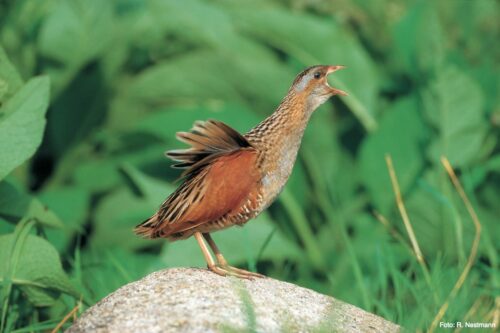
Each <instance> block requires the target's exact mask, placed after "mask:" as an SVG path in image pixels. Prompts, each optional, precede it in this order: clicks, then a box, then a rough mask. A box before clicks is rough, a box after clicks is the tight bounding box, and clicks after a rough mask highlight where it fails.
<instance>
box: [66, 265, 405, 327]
mask: <svg viewBox="0 0 500 333" xmlns="http://www.w3.org/2000/svg"><path fill="white" fill-rule="evenodd" d="M399 329H400V328H399V326H397V325H395V324H393V323H391V322H389V321H387V320H385V319H383V318H380V317H377V316H375V315H373V314H370V313H368V312H366V311H364V310H361V309H359V308H357V307H355V306H352V305H349V304H346V303H343V302H340V301H338V300H335V299H333V298H331V297H329V296H325V295H322V294H318V293H316V292H314V291H312V290H309V289H305V288H301V287H298V286H296V285H293V284H290V283H286V282H281V281H277V280H273V279H271V278H265V279H255V280H251V281H248V280H239V279H236V278H232V277H231V278H227V277H221V276H218V275H216V274H213V273H210V272H208V271H207V270H204V269H193V268H175V269H167V270H163V271H159V272H155V273H152V274H150V275H148V276H146V277H145V278H143V279H142V280H139V281H136V282H133V283H130V284H128V285H125V286H123V287H122V288H120V289H118V290H117V291H115V292H114V293H112V294H110V295H109V296H107V297H106V298H104V299H103V300H101V301H100V302H99V303H97V304H96V305H94V306H92V307H91V308H90V309H88V310H87V311H86V312H85V313H84V314H83V315H82V316H81V317H80V318H79V319H78V320H77V321H76V322H75V323H74V324H73V326H71V327H70V328H69V329H68V330H67V332H69V333H82V332H120V333H127V332H148V333H156V332H162V333H168V332H190V333H196V332H204V333H205V332H242V331H244V332H311V331H314V332H398V331H399Z"/></svg>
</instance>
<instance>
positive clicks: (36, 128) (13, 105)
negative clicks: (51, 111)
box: [0, 77, 49, 180]
mask: <svg viewBox="0 0 500 333" xmlns="http://www.w3.org/2000/svg"><path fill="white" fill-rule="evenodd" d="M48 102H49V79H48V78H47V77H38V78H34V79H31V80H30V81H28V83H26V84H25V85H24V86H23V87H22V88H21V89H20V90H19V91H18V92H17V93H16V94H15V95H14V96H13V97H12V98H11V99H9V100H8V101H7V103H5V104H4V105H2V107H1V108H0V115H1V118H0V180H1V179H3V178H5V176H6V175H8V174H9V173H10V172H11V171H12V170H14V168H16V167H17V166H19V165H20V164H21V163H23V162H24V161H26V160H27V159H28V158H30V157H31V156H32V155H33V154H34V153H35V151H36V149H37V148H38V146H39V145H40V143H41V141H42V136H43V130H44V127H45V112H46V111H47V106H48Z"/></svg>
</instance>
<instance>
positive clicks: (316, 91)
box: [291, 65, 347, 109]
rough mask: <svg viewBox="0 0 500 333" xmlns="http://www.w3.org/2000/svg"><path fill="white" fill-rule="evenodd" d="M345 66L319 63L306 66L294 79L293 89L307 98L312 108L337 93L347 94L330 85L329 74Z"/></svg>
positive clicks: (306, 100)
mask: <svg viewBox="0 0 500 333" xmlns="http://www.w3.org/2000/svg"><path fill="white" fill-rule="evenodd" d="M343 68H344V66H329V65H318V66H312V67H309V68H306V69H305V70H303V71H302V72H301V73H300V74H299V75H297V77H296V78H295V80H294V81H293V84H292V87H291V90H292V91H293V93H294V94H297V95H299V96H301V97H302V98H304V99H305V102H306V104H307V105H308V106H309V107H311V108H312V109H316V108H317V107H318V106H320V105H321V104H323V103H324V102H326V101H327V100H328V99H329V98H330V97H332V96H335V95H342V96H347V93H346V92H345V91H342V90H340V89H337V88H333V87H330V85H329V84H328V80H327V77H328V74H330V73H333V72H335V71H338V70H339V69H343Z"/></svg>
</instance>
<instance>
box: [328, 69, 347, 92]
mask: <svg viewBox="0 0 500 333" xmlns="http://www.w3.org/2000/svg"><path fill="white" fill-rule="evenodd" d="M344 68H345V66H340V65H338V66H328V69H327V70H326V75H328V74H330V73H333V72H336V71H338V70H340V69H344ZM325 83H326V85H327V86H328V88H330V91H331V93H332V95H342V96H347V95H348V94H347V93H346V92H345V91H343V90H340V89H337V88H333V87H330V85H329V84H328V80H327V79H326V78H325Z"/></svg>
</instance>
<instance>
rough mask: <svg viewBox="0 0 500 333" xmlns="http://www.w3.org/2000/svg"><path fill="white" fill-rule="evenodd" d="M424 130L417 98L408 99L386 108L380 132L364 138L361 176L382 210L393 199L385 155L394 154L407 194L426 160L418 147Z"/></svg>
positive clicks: (387, 206) (398, 174) (400, 183)
mask: <svg viewBox="0 0 500 333" xmlns="http://www.w3.org/2000/svg"><path fill="white" fill-rule="evenodd" d="M425 133H426V130H425V128H424V124H423V122H422V119H421V118H420V115H419V114H418V108H417V103H416V100H415V99H414V98H407V99H403V100H400V101H399V102H397V103H396V104H394V106H393V107H391V108H390V109H389V110H387V111H386V113H385V114H384V115H383V117H382V119H381V120H380V127H379V128H378V129H377V131H375V132H373V133H372V134H370V135H369V136H368V137H367V138H366V139H365V140H364V141H363V144H362V146H361V153H360V156H359V160H360V166H361V169H360V172H361V178H362V180H363V183H364V184H365V186H366V187H367V189H368V192H369V193H370V195H371V198H372V200H373V202H374V203H375V205H376V206H377V207H378V209H380V210H381V211H382V213H385V212H387V210H388V209H389V208H390V207H391V206H392V204H393V202H394V193H393V191H392V187H391V180H390V178H389V173H388V169H387V165H386V162H385V155H386V154H390V155H391V157H392V160H393V163H394V168H395V171H396V175H397V177H398V181H399V185H400V188H401V192H402V193H403V194H404V193H405V192H406V191H407V190H408V189H409V188H410V186H411V185H412V184H413V183H414V182H415V179H416V177H417V176H418V174H419V173H420V172H421V171H422V167H423V162H424V161H423V156H422V152H421V151H420V147H419V146H420V144H421V142H422V140H423V139H424V138H425Z"/></svg>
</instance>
